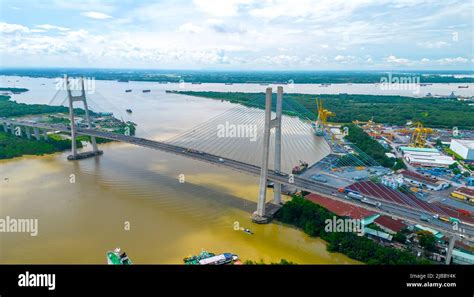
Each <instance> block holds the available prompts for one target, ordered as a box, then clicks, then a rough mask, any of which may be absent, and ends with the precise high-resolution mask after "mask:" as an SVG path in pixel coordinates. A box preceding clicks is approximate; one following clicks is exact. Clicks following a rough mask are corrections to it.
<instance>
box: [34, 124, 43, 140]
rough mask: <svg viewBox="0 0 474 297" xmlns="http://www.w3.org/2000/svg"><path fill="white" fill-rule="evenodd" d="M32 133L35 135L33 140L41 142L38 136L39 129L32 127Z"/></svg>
mask: <svg viewBox="0 0 474 297" xmlns="http://www.w3.org/2000/svg"><path fill="white" fill-rule="evenodd" d="M33 132H34V133H35V138H36V140H37V141H40V140H41V137H40V134H39V129H38V128H36V127H34V128H33Z"/></svg>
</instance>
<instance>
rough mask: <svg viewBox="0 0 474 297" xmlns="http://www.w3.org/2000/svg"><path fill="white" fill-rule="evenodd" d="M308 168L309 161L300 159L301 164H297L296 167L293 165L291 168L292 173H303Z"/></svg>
mask: <svg viewBox="0 0 474 297" xmlns="http://www.w3.org/2000/svg"><path fill="white" fill-rule="evenodd" d="M306 169H308V163H306V162H304V161H301V160H300V164H299V165H296V166H295V167H293V170H291V173H293V174H301V173H303V172H304V171H305V170H306Z"/></svg>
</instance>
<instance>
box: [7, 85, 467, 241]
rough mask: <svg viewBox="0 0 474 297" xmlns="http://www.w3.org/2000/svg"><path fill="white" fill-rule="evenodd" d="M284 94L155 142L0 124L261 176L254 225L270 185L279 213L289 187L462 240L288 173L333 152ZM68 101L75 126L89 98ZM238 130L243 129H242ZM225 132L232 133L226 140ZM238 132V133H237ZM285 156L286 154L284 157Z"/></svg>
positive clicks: (409, 212) (414, 211) (263, 215)
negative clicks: (77, 105)
mask: <svg viewBox="0 0 474 297" xmlns="http://www.w3.org/2000/svg"><path fill="white" fill-rule="evenodd" d="M282 94H283V89H282V88H281V87H280V88H278V92H277V100H276V101H274V100H273V97H274V96H273V94H272V90H271V88H268V89H267V92H266V94H265V95H263V94H262V98H264V99H265V104H261V102H260V103H259V102H248V103H246V106H241V105H238V106H236V107H235V108H232V109H230V110H229V111H227V112H225V113H224V114H222V115H218V116H217V117H214V118H212V119H211V120H208V121H206V122H204V123H202V124H200V125H198V126H197V127H195V128H193V129H192V130H190V131H187V132H185V133H182V134H179V135H177V136H175V137H173V138H171V139H170V140H168V141H156V140H152V139H147V138H141V137H136V136H131V135H123V134H117V133H112V132H106V131H99V130H96V129H93V128H92V123H91V121H90V118H89V115H88V113H87V112H86V115H85V117H86V122H87V124H88V127H87V128H79V127H77V126H76V125H72V126H67V125H63V124H46V123H33V122H27V121H13V120H9V119H3V118H2V119H0V124H2V125H3V126H4V129H5V131H8V130H9V129H10V130H13V128H14V127H23V129H24V131H25V134H26V135H27V136H31V130H30V129H33V132H34V136H35V137H37V139H39V138H40V137H41V134H40V133H39V131H40V130H42V131H46V130H47V131H61V132H63V133H68V134H69V133H70V134H71V137H72V139H73V140H74V139H75V136H76V135H88V136H90V137H91V139H94V138H97V137H99V138H105V139H110V140H114V141H120V142H126V143H130V144H134V145H138V146H142V147H147V148H152V149H156V150H160V151H163V152H167V153H172V154H175V155H180V156H183V157H186V158H192V159H196V160H199V161H204V162H207V163H210V164H213V165H216V166H221V167H226V168H229V169H232V170H236V171H240V172H244V173H248V174H252V175H256V176H259V177H260V193H259V200H258V209H257V212H256V213H255V214H254V221H256V222H264V221H266V219H267V212H268V210H269V209H272V207H269V206H268V205H269V204H268V203H266V202H267V201H266V200H267V199H266V186H267V182H268V181H272V182H274V183H275V185H276V187H275V189H274V191H275V195H274V199H273V201H272V202H271V203H270V204H271V205H273V206H275V207H276V208H278V206H279V205H280V203H281V200H280V197H279V196H280V195H281V192H279V191H281V185H287V186H292V187H295V188H297V189H299V190H304V191H308V192H313V193H317V194H320V195H323V196H326V197H329V198H331V199H334V200H340V201H344V202H345V203H348V204H352V205H356V206H358V207H363V208H367V209H370V210H372V211H375V212H377V213H380V214H385V215H388V216H391V217H395V218H399V219H402V220H405V221H409V222H413V223H418V224H423V225H428V226H430V227H433V228H436V229H438V230H441V231H443V232H444V233H445V234H448V235H451V236H458V232H456V231H453V229H452V227H451V225H449V224H444V225H442V224H436V225H433V224H432V223H428V222H422V221H420V215H426V216H432V215H433V214H434V213H431V212H429V211H426V210H423V209H420V208H418V207H416V205H413V206H410V205H402V204H398V203H394V202H389V201H386V200H380V199H379V198H377V197H369V198H371V199H374V200H377V201H380V202H381V203H382V204H383V206H382V207H374V206H370V205H367V204H364V203H360V202H358V201H355V200H347V199H344V195H343V194H341V193H339V192H338V191H337V188H335V187H334V186H331V185H330V184H326V183H323V182H317V181H315V180H310V179H306V178H303V177H300V176H298V175H292V174H288V173H285V172H290V170H291V166H293V165H295V164H296V162H297V160H299V159H304V160H307V161H309V162H311V163H314V162H316V161H318V160H319V159H320V158H321V157H322V156H325V155H327V154H329V153H331V147H330V146H329V145H328V144H327V143H326V142H324V141H322V138H316V137H314V136H313V134H312V130H311V129H312V128H311V125H310V123H309V122H308V120H311V119H309V117H308V116H307V113H306V112H305V110H304V109H303V108H302V107H301V106H298V105H297V103H295V102H291V101H285V100H282ZM67 99H69V100H68V102H69V107H70V117H71V119H72V122H74V108H73V103H74V102H76V101H82V102H83V103H84V107H85V109H86V111H87V109H88V107H87V101H86V98H85V93H84V92H82V94H81V95H79V96H73V95H72V92H68V97H67V98H66V100H67ZM91 105H93V104H91ZM263 108H264V109H263ZM295 115H297V116H295ZM226 125H241V126H240V127H243V128H241V129H242V130H238V131H241V132H240V133H248V134H246V135H243V137H236V135H234V134H232V133H231V132H229V130H225V129H227V128H228V127H229V126H226ZM226 127H227V128H226ZM234 128H235V129H239V127H234ZM222 129H224V132H223V134H219V131H222ZM245 129H247V130H245ZM242 131H243V132H242ZM226 133H230V134H229V135H227V134H226ZM234 133H237V132H236V131H234ZM43 135H44V133H43ZM240 136H242V135H240ZM302 136H303V137H302ZM304 136H307V137H304ZM318 142H321V143H320V144H319V146H316V149H319V150H320V151H317V152H315V151H314V148H315V144H318ZM72 143H75V141H72ZM72 151H73V154H72V155H71V156H72V158H71V159H80V158H82V157H87V156H94V155H98V154H100V151H99V150H98V148H97V146H96V145H93V151H92V152H86V153H78V152H77V151H75V148H74V147H73V148H72ZM282 151H283V152H285V153H284V154H282ZM287 152H290V153H287ZM358 155H359V157H358V158H357V157H355V156H352V157H351V158H355V160H353V162H351V161H350V159H347V160H345V162H350V163H351V164H371V163H373V162H374V161H373V159H371V158H370V157H369V156H366V155H364V154H363V153H362V152H361V153H360V154H358ZM278 156H280V157H278ZM270 157H273V158H270ZM266 205H267V207H266ZM275 207H273V209H275ZM440 213H442V210H440ZM466 231H467V232H466V235H465V237H466V239H468V240H472V234H474V230H473V229H472V228H471V227H469V226H467V227H466ZM453 238H454V237H453Z"/></svg>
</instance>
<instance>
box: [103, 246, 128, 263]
mask: <svg viewBox="0 0 474 297" xmlns="http://www.w3.org/2000/svg"><path fill="white" fill-rule="evenodd" d="M106 256H107V264H109V265H132V260H130V259H129V258H128V256H127V254H126V253H125V252H123V253H122V251H121V250H120V248H116V249H115V250H113V251H108V252H107V253H106Z"/></svg>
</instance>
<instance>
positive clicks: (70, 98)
mask: <svg viewBox="0 0 474 297" xmlns="http://www.w3.org/2000/svg"><path fill="white" fill-rule="evenodd" d="M64 79H65V84H66V89H67V95H68V101H69V120H70V125H71V151H72V154H71V155H69V156H68V157H67V159H68V160H80V159H85V158H89V157H94V156H98V155H102V154H103V151H100V150H98V148H97V142H96V140H95V137H94V136H91V137H90V138H91V143H92V152H83V153H77V146H76V134H77V127H76V122H75V115H74V102H75V101H81V102H82V103H83V105H84V110H85V120H86V122H87V128H88V129H91V128H92V123H91V120H90V117H89V108H88V106H87V100H86V91H85V89H84V79H83V78H82V77H81V95H79V96H73V95H72V93H71V89H70V86H69V79H68V77H67V76H65V77H64Z"/></svg>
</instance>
